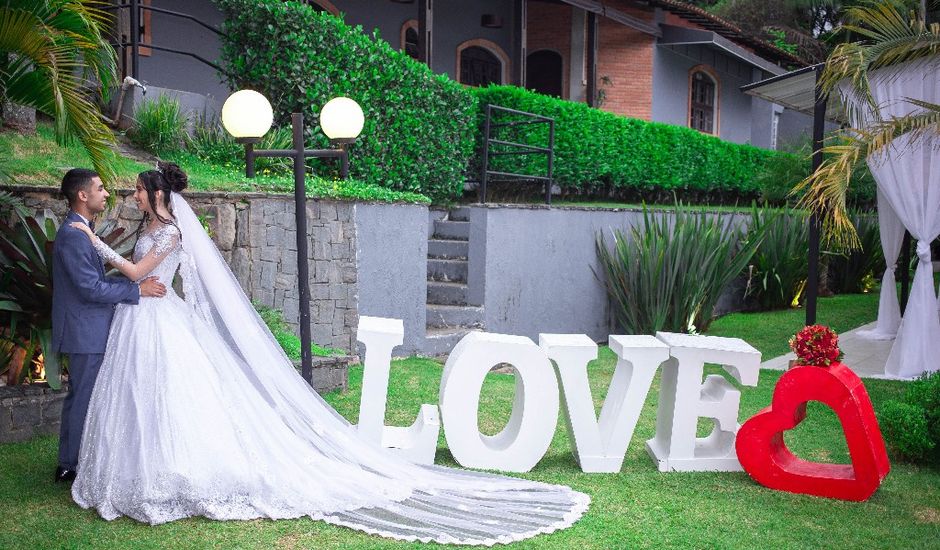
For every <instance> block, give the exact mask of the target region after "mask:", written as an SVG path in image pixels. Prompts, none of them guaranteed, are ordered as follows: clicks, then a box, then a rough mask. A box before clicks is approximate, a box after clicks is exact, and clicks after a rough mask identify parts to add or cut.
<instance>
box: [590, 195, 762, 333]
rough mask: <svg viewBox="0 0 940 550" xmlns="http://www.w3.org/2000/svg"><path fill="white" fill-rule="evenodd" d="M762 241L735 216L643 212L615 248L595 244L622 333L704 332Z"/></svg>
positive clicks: (680, 210) (618, 236) (618, 234)
mask: <svg viewBox="0 0 940 550" xmlns="http://www.w3.org/2000/svg"><path fill="white" fill-rule="evenodd" d="M759 244H760V235H756V234H753V233H747V232H745V231H744V230H743V229H741V228H739V227H737V226H736V224H735V221H734V219H733V218H732V217H730V216H729V217H722V216H717V215H715V214H713V213H709V212H707V211H705V210H701V211H693V210H692V209H690V208H688V207H686V206H683V205H682V204H679V205H678V206H677V207H676V210H675V215H668V214H654V213H651V212H650V211H649V210H647V209H646V208H645V207H644V210H643V222H642V223H641V224H639V225H638V226H635V227H633V228H631V230H630V232H629V234H628V235H625V234H624V233H623V232H622V231H619V230H615V231H614V232H613V246H612V247H609V246H608V245H607V243H606V242H605V239H604V236H603V235H602V234H599V235H598V236H597V240H596V248H597V255H598V258H599V259H600V263H601V267H602V269H603V272H604V273H603V277H602V276H601V275H599V274H597V273H595V275H596V276H597V277H598V278H599V279H602V280H603V283H604V284H605V286H606V288H607V294H608V295H609V296H610V298H611V300H612V301H613V303H614V312H615V315H616V317H617V321H618V322H619V324H620V327H621V328H623V329H624V330H625V331H627V332H628V333H630V334H654V333H655V332H656V331H658V330H666V331H672V332H695V331H704V330H706V329H707V328H708V324H709V323H710V322H711V320H712V314H713V312H714V310H715V304H716V303H717V302H718V298H719V296H720V295H721V292H722V290H723V289H724V288H725V286H726V285H727V284H728V283H729V282H730V281H731V280H732V279H734V278H735V277H736V276H738V274H739V273H741V271H742V270H743V269H744V266H746V265H747V263H748V261H749V260H750V259H751V256H752V255H753V254H754V250H755V249H756V248H757V246H758V245H759Z"/></svg>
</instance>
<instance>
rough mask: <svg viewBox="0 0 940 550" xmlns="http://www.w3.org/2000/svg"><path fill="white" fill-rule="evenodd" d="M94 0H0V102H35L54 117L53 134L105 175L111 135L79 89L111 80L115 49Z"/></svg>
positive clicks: (108, 174) (104, 17) (97, 1)
mask: <svg viewBox="0 0 940 550" xmlns="http://www.w3.org/2000/svg"><path fill="white" fill-rule="evenodd" d="M105 5H106V3H105V2H102V1H101V0H4V1H3V2H2V3H0V101H9V102H13V103H18V104H21V105H26V106H29V107H33V108H35V109H36V110H37V111H39V112H42V113H45V114H47V115H49V116H51V117H52V118H53V119H54V120H55V130H56V139H57V140H58V141H59V142H60V143H66V142H69V141H71V140H72V139H78V140H79V141H80V142H81V143H82V144H83V145H84V146H85V149H87V150H88V154H89V156H90V157H91V161H92V164H93V165H94V167H95V170H97V171H98V173H99V174H101V177H102V179H103V180H104V181H106V182H107V181H111V180H113V179H114V176H115V172H114V169H113V166H112V165H113V162H112V158H113V155H114V153H113V152H112V150H111V147H110V146H111V144H112V143H113V142H114V135H113V134H112V133H111V130H110V129H108V127H107V126H105V124H104V122H103V121H102V120H101V117H100V113H99V110H98V107H97V106H96V105H95V104H94V103H93V102H92V101H91V100H89V99H88V98H87V97H86V96H85V95H84V94H83V90H82V88H83V86H82V84H83V82H85V80H86V79H94V80H96V81H97V82H98V84H100V86H101V89H102V90H105V91H107V90H108V89H109V88H110V87H111V86H112V85H114V84H115V82H116V80H117V63H116V58H115V53H114V50H113V49H112V48H111V47H110V46H109V45H108V42H107V39H106V38H105V35H104V32H103V29H104V28H106V26H107V24H108V22H109V20H110V18H111V16H110V15H109V14H108V13H107V12H105V11H103V10H102V8H103V7H104V6H105Z"/></svg>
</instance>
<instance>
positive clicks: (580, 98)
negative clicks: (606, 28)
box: [568, 9, 587, 103]
mask: <svg viewBox="0 0 940 550" xmlns="http://www.w3.org/2000/svg"><path fill="white" fill-rule="evenodd" d="M586 20H587V17H586V12H585V11H584V10H581V9H572V10H571V54H570V58H569V59H570V63H568V70H569V71H570V73H569V78H568V99H569V101H577V102H581V103H584V102H586V101H587V80H586V75H585V63H586V62H587V52H586V51H585V47H584V46H585V40H587V25H586Z"/></svg>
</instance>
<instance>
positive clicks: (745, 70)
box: [653, 46, 754, 143]
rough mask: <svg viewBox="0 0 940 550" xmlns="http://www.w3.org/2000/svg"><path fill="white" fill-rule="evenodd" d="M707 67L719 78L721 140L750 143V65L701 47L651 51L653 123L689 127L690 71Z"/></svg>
mask: <svg viewBox="0 0 940 550" xmlns="http://www.w3.org/2000/svg"><path fill="white" fill-rule="evenodd" d="M702 64H704V65H708V66H709V67H711V68H712V69H713V70H714V71H715V72H716V73H717V74H718V78H719V90H718V102H719V103H718V106H719V112H718V118H719V126H718V132H719V137H721V139H724V140H727V141H732V142H734V143H751V142H752V140H753V139H754V138H753V136H752V133H751V96H748V95H745V94H744V93H743V92H741V86H743V85H745V84H750V83H751V82H753V79H752V68H751V66H750V65H747V64H745V63H742V62H740V61H737V60H735V59H734V58H732V57H730V56H727V55H724V54H721V53H719V52H716V51H715V50H713V49H711V48H707V47H704V46H657V47H656V48H655V50H654V51H653V120H654V121H656V122H666V123H668V124H677V125H679V126H687V125H688V117H689V114H688V108H689V106H688V101H689V69H691V68H692V67H694V66H696V65H702Z"/></svg>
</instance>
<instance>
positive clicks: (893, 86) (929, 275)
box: [843, 59, 940, 378]
mask: <svg viewBox="0 0 940 550" xmlns="http://www.w3.org/2000/svg"><path fill="white" fill-rule="evenodd" d="M936 62H937V60H936V59H931V60H929V61H919V62H912V63H907V64H905V65H901V66H898V67H892V68H888V69H881V70H878V71H874V72H873V73H871V74H870V75H869V85H870V89H871V94H872V97H873V98H874V100H875V103H876V104H877V105H878V106H879V109H880V113H878V114H877V115H876V114H875V113H872V112H871V111H870V110H866V111H867V112H866V113H864V115H863V118H864V119H868V121H870V120H874V119H877V118H881V119H882V120H888V119H891V118H894V117H899V116H904V115H907V114H910V113H912V112H916V111H919V110H920V108H919V107H917V106H915V105H913V104H911V103H909V102H908V101H906V99H907V98H912V99H920V100H923V101H929V102H931V103H940V79H938V78H937V72H936V71H935V67H936ZM843 89H844V88H843ZM845 100H846V103H847V104H849V105H851V104H852V103H853V102H852V100H851V98H849V97H846V98H845ZM857 122H860V123H862V124H864V123H865V122H867V121H866V120H859V121H857ZM868 167H869V168H870V169H871V172H872V175H873V176H874V178H875V182H876V183H877V184H878V189H879V191H881V195H882V196H883V197H884V201H885V202H886V203H888V204H889V205H890V206H891V209H892V210H893V211H894V213H895V214H896V215H897V217H898V218H899V219H900V221H901V222H902V223H903V224H904V226H905V227H906V228H907V230H908V231H909V232H910V233H911V235H912V236H913V237H914V239H916V241H917V258H918V262H917V270H916V272H915V274H914V282H913V284H912V286H911V294H910V297H909V298H908V302H907V308H906V310H905V312H904V317H903V318H902V320H901V324H900V327H899V328H898V332H897V338H896V339H895V342H894V345H893V346H892V348H891V354H890V355H889V357H888V362H887V365H885V373H886V374H888V375H892V376H897V377H900V378H910V377H915V376H918V375H920V374H921V373H923V372H930V371H934V370H938V369H940V316H938V313H937V303H938V300H937V293H936V290H935V288H934V285H933V266H932V264H931V261H930V260H931V258H930V242H931V241H933V240H934V239H936V238H937V236H938V235H940V182H938V180H937V176H938V172H937V170H940V139H938V138H937V137H936V135H935V134H934V135H927V136H926V137H922V138H921V139H919V140H916V141H912V140H911V135H910V134H905V135H902V136H900V137H898V138H897V139H895V140H894V142H892V144H891V146H889V147H888V148H886V149H884V150H882V151H881V152H879V153H878V154H876V155H873V156H872V157H870V158H869V159H868ZM931 180H932V181H931ZM886 253H887V252H886Z"/></svg>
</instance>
